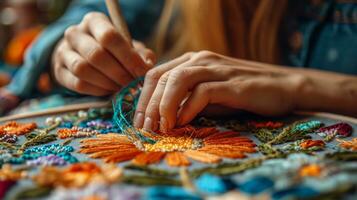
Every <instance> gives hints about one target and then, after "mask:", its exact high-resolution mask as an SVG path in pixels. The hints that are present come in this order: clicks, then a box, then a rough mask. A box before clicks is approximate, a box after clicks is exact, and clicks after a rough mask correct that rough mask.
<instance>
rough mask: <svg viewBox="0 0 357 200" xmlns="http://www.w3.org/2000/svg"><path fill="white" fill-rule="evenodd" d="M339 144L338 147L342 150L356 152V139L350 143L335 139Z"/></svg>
mask: <svg viewBox="0 0 357 200" xmlns="http://www.w3.org/2000/svg"><path fill="white" fill-rule="evenodd" d="M336 140H337V142H339V143H340V144H339V146H340V147H341V148H344V149H348V150H351V151H357V138H352V139H351V140H350V141H347V140H341V139H336Z"/></svg>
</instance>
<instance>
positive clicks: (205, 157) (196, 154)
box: [184, 150, 221, 163]
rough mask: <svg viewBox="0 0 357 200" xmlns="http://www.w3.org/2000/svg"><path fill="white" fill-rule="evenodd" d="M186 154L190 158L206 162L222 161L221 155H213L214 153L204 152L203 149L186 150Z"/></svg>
mask: <svg viewBox="0 0 357 200" xmlns="http://www.w3.org/2000/svg"><path fill="white" fill-rule="evenodd" d="M184 155H185V156H187V157H189V158H192V159H193V160H196V161H200V162H204V163H219V162H221V158H220V157H218V156H216V155H213V154H209V153H206V152H203V151H196V150H187V151H185V152H184Z"/></svg>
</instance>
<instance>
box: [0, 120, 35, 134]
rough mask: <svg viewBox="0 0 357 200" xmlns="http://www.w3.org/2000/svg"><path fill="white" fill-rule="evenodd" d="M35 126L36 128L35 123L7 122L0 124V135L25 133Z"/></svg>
mask: <svg viewBox="0 0 357 200" xmlns="http://www.w3.org/2000/svg"><path fill="white" fill-rule="evenodd" d="M35 128H37V124H36V123H25V124H20V123H17V122H8V123H6V124H4V125H1V126H0V135H5V134H8V135H17V136H19V135H25V134H27V133H29V132H31V131H32V130H34V129H35Z"/></svg>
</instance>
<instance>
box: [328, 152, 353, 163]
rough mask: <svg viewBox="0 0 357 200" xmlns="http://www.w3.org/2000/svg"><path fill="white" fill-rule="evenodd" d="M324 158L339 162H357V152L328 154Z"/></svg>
mask: <svg viewBox="0 0 357 200" xmlns="http://www.w3.org/2000/svg"><path fill="white" fill-rule="evenodd" d="M324 158H325V159H330V160H337V161H356V160H357V152H351V151H345V152H333V153H327V154H325V156H324Z"/></svg>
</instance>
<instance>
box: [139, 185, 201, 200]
mask: <svg viewBox="0 0 357 200" xmlns="http://www.w3.org/2000/svg"><path fill="white" fill-rule="evenodd" d="M143 199H147V200H167V199H185V200H201V199H202V198H201V197H199V196H198V195H196V194H194V193H192V192H190V191H187V190H185V189H184V188H182V187H173V186H154V187H151V188H149V189H148V190H147V192H146V193H145V198H143Z"/></svg>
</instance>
